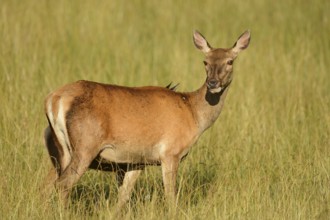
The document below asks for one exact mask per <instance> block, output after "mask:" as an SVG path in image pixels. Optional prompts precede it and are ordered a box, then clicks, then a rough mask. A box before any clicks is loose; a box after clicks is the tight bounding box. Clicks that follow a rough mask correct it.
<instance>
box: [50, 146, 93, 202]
mask: <svg viewBox="0 0 330 220" xmlns="http://www.w3.org/2000/svg"><path fill="white" fill-rule="evenodd" d="M93 156H94V155H88V154H86V153H85V154H83V153H80V152H73V155H72V159H71V161H70V163H69V165H68V166H67V167H66V169H65V170H64V171H63V172H62V173H61V175H60V176H59V178H58V179H57V180H56V181H55V186H56V189H57V190H58V191H59V193H60V198H61V199H63V200H64V201H66V200H67V198H68V195H69V191H70V190H71V189H72V187H73V186H74V184H75V183H77V182H78V180H79V179H80V177H81V176H82V175H83V174H84V173H85V172H86V170H87V169H88V167H89V165H90V164H91V162H92V160H93V159H94V157H93Z"/></svg>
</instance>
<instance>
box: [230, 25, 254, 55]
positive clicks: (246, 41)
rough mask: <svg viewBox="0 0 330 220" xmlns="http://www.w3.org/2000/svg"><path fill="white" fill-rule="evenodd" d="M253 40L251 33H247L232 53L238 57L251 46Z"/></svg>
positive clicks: (236, 44) (237, 42)
mask: <svg viewBox="0 0 330 220" xmlns="http://www.w3.org/2000/svg"><path fill="white" fill-rule="evenodd" d="M250 39H251V34H250V31H249V30H247V31H245V32H244V33H243V34H242V35H241V36H240V37H239V38H238V40H237V41H236V43H235V44H234V46H233V48H232V51H233V52H234V53H235V54H236V55H237V54H238V53H239V52H241V51H242V50H244V49H246V48H247V47H248V46H249V43H250Z"/></svg>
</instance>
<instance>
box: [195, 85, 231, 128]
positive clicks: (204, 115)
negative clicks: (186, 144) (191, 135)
mask: <svg viewBox="0 0 330 220" xmlns="http://www.w3.org/2000/svg"><path fill="white" fill-rule="evenodd" d="M229 86H230V85H227V86H226V87H225V88H223V89H222V91H220V92H219V93H211V92H209V91H208V89H207V86H206V83H204V85H203V86H202V87H201V88H200V89H198V90H197V91H195V92H191V93H190V94H189V96H190V100H191V104H192V105H191V106H192V111H193V113H194V115H195V120H196V121H197V124H198V126H199V131H200V132H201V133H203V132H204V131H205V130H206V129H207V128H209V127H210V126H211V125H212V124H213V123H214V122H215V120H216V119H217V118H218V117H219V115H220V113H221V110H222V108H223V105H224V101H225V98H226V96H227V93H228V89H229Z"/></svg>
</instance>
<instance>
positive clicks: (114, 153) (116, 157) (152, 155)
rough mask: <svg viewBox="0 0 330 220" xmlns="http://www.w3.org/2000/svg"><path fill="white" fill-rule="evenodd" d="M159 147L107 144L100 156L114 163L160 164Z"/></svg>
mask: <svg viewBox="0 0 330 220" xmlns="http://www.w3.org/2000/svg"><path fill="white" fill-rule="evenodd" d="M158 149H159V148H158V147H157V146H153V147H148V148H135V149H134V148H130V149H127V148H125V147H120V146H113V145H106V146H105V147H104V148H103V150H102V151H101V153H100V157H101V158H102V159H104V160H106V161H108V162H112V163H132V164H159V163H160V159H159V150H158Z"/></svg>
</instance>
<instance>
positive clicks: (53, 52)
mask: <svg viewBox="0 0 330 220" xmlns="http://www.w3.org/2000/svg"><path fill="white" fill-rule="evenodd" d="M329 11H330V1H327V0H319V1H313V2H309V1H302V0H301V1H299V0H293V1H287V0H279V1H273V2H271V1H262V0H253V1H234V0H233V1H225V0H220V1H216V0H205V1H182V0H179V1H175V0H173V1H142V0H137V1H87V0H83V1H78V0H77V1H75V0H74V1H64V0H59V1H46V0H30V1H19V0H2V1H0V40H1V42H0V91H1V92H0V106H1V107H0V173H1V177H0V179H1V181H0V218H1V219H108V218H111V217H113V216H112V213H113V210H112V207H113V206H114V204H115V202H116V197H117V187H116V184H115V176H114V175H113V174H112V173H102V172H96V171H88V172H87V174H86V175H85V176H83V178H82V179H81V181H79V183H78V185H77V186H76V188H75V190H74V191H75V193H74V194H73V195H72V198H71V200H72V202H71V207H70V208H69V209H64V208H63V207H62V206H61V205H60V204H59V202H58V200H56V199H54V200H52V201H51V202H50V203H48V204H47V205H46V204H45V198H41V199H40V197H39V187H40V185H41V183H42V180H43V178H44V177H45V175H46V173H47V172H48V170H49V168H50V166H51V163H50V160H49V158H48V154H47V152H46V149H45V147H44V144H43V130H44V128H45V127H46V126H47V121H46V117H45V115H44V112H43V100H44V98H45V96H46V95H47V94H48V93H49V92H50V91H52V90H54V89H56V88H58V87H59V86H61V85H63V84H66V83H69V82H72V81H75V80H78V79H86V80H93V81H99V82H104V83H113V84H121V85H127V86H143V85H159V86H165V85H167V84H168V83H170V82H172V81H173V82H175V83H177V82H179V83H180V87H179V90H180V91H192V90H195V89H197V88H199V86H201V84H202V83H203V82H204V80H205V73H204V67H203V64H202V59H203V55H202V54H201V53H200V52H199V51H198V50H196V49H195V47H194V45H193V43H192V32H193V30H194V29H198V30H199V31H200V32H201V33H203V34H204V35H205V36H206V38H207V39H208V40H209V42H210V43H211V45H214V46H216V47H230V46H232V45H233V43H234V42H235V41H236V39H237V37H238V36H239V35H240V34H241V33H243V31H245V30H246V29H250V30H251V33H252V40H251V43H250V46H249V48H248V49H247V50H246V51H244V52H242V54H241V55H240V57H239V58H238V60H237V62H235V67H234V68H235V73H234V74H235V77H234V80H233V83H232V85H231V88H230V91H229V95H228V97H227V100H226V105H225V108H224V110H223V112H222V114H221V116H220V117H219V119H218V120H217V122H216V123H215V124H214V126H213V127H212V128H211V129H209V130H208V131H206V133H204V135H203V136H202V137H201V138H200V140H199V141H198V143H197V144H196V145H195V146H194V147H193V148H192V151H191V152H190V154H189V155H188V156H187V158H186V159H185V160H184V161H183V162H182V164H181V167H180V170H179V178H178V182H177V184H178V187H179V197H180V201H179V207H178V210H179V211H178V213H177V215H176V218H177V219H328V218H329V216H330V208H329V207H330V68H329V65H330V16H329ZM164 207H165V206H164V198H163V187H162V179H161V170H160V168H159V167H150V168H147V169H146V171H145V172H144V173H143V175H142V176H141V177H140V178H139V180H138V183H137V185H136V187H135V191H134V194H133V196H132V199H131V202H130V203H129V204H128V205H127V208H126V210H125V213H127V214H124V216H123V218H124V219H135V218H136V219H171V216H169V215H168V213H167V209H166V208H164Z"/></svg>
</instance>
